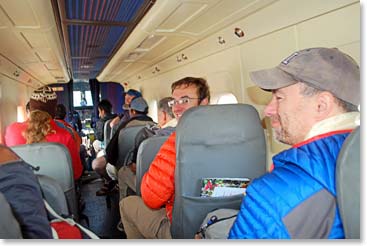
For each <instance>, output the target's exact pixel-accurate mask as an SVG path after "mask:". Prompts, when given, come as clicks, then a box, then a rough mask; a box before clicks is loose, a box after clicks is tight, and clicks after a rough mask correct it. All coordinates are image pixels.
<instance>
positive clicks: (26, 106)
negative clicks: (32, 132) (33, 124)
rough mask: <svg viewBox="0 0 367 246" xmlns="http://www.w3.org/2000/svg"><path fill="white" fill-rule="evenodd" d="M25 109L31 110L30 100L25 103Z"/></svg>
mask: <svg viewBox="0 0 367 246" xmlns="http://www.w3.org/2000/svg"><path fill="white" fill-rule="evenodd" d="M25 111H26V112H31V104H30V103H29V101H28V102H27V104H26V105H25Z"/></svg>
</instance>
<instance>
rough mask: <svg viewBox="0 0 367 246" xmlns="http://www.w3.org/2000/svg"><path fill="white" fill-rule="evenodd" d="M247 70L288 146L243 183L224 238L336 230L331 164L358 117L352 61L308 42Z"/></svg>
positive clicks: (339, 228) (328, 234)
mask: <svg viewBox="0 0 367 246" xmlns="http://www.w3.org/2000/svg"><path fill="white" fill-rule="evenodd" d="M250 77H251V79H252V80H253V81H254V82H255V84H257V85H258V86H259V87H260V88H262V89H264V90H267V91H271V92H272V95H273V96H272V99H271V101H270V102H269V104H268V105H267V106H266V107H265V116H267V117H269V118H270V120H271V126H272V128H273V130H274V133H275V136H276V139H277V140H278V141H280V142H282V143H285V144H289V145H291V146H292V147H291V148H290V149H288V150H285V151H283V152H281V153H279V154H277V155H275V156H274V157H273V167H274V169H273V170H272V171H271V172H270V173H268V174H265V175H263V176H261V177H259V178H257V179H255V180H253V182H252V183H251V185H249V186H248V188H247V190H246V196H245V197H244V199H243V201H242V204H241V209H240V212H239V214H238V216H237V219H236V221H235V222H234V224H233V226H232V228H231V230H230V233H229V238H231V239H236V238H237V239H238V238H273V239H278V238H298V239H300V238H301V239H306V238H344V231H343V225H342V221H341V218H340V214H339V211H338V206H337V204H336V188H335V168H336V160H337V158H338V154H339V151H340V149H341V146H342V144H343V142H344V140H345V139H346V137H347V136H348V135H349V133H350V132H351V131H352V130H353V129H354V128H355V127H356V126H357V120H358V119H359V112H358V105H359V104H360V71H359V66H358V64H357V63H356V62H355V61H354V60H353V59H352V58H351V57H350V56H348V55H347V54H345V53H343V52H341V51H339V50H338V49H336V48H310V49H304V50H301V51H298V52H295V53H293V54H292V55H290V56H289V57H287V58H286V59H284V60H283V61H282V62H281V63H280V64H279V65H278V66H277V67H275V68H272V69H266V70H260V71H256V72H252V73H250ZM351 192H353V191H351Z"/></svg>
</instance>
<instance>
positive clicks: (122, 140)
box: [116, 124, 145, 170]
mask: <svg viewBox="0 0 367 246" xmlns="http://www.w3.org/2000/svg"><path fill="white" fill-rule="evenodd" d="M144 127H145V124H144V125H138V126H128V127H126V128H123V129H121V131H120V132H119V139H118V145H119V157H118V161H117V165H116V168H117V170H119V169H120V168H121V167H122V166H123V165H124V164H125V161H126V158H127V154H128V153H129V151H131V150H132V149H133V148H134V145H135V137H136V135H137V134H138V132H139V131H140V130H141V129H142V128H144Z"/></svg>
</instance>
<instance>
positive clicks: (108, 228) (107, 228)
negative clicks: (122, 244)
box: [81, 173, 126, 239]
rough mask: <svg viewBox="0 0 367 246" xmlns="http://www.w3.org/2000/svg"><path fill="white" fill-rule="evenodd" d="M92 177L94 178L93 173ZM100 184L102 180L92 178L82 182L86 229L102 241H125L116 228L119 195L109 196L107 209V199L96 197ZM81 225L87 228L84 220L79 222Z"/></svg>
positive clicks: (118, 217) (118, 215) (123, 235)
mask: <svg viewBox="0 0 367 246" xmlns="http://www.w3.org/2000/svg"><path fill="white" fill-rule="evenodd" d="M92 176H94V177H96V175H95V174H93V173H92ZM84 178H86V177H84ZM84 178H83V180H85V179H84ZM87 179H88V178H87ZM102 184H103V181H102V179H99V178H97V179H93V177H92V180H86V181H84V182H83V184H82V186H81V194H82V198H83V201H84V203H85V208H84V210H83V214H84V215H86V216H87V217H88V219H89V227H88V228H89V229H90V230H92V231H93V232H94V233H96V234H97V235H98V236H99V237H100V238H102V239H126V235H125V233H124V232H121V231H119V230H117V228H116V226H117V224H118V222H119V220H120V212H119V207H118V202H119V194H118V192H116V193H114V194H112V195H110V196H109V198H110V201H111V207H110V208H107V204H106V202H107V200H108V198H106V196H96V191H97V190H99V189H100V187H102ZM81 224H82V225H83V226H87V224H86V222H85V221H84V220H82V221H81Z"/></svg>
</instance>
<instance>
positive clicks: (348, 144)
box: [336, 127, 361, 239]
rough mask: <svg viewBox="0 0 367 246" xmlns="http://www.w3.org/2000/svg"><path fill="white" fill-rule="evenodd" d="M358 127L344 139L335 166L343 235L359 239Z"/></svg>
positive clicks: (359, 161)
mask: <svg viewBox="0 0 367 246" xmlns="http://www.w3.org/2000/svg"><path fill="white" fill-rule="evenodd" d="M360 164H361V160H360V127H357V128H356V129H355V130H354V131H353V132H352V133H351V134H350V135H349V136H348V137H347V139H346V140H345V142H344V143H343V146H342V148H341V150H340V153H339V156H338V160H337V167H336V189H337V201H338V208H339V212H340V216H341V219H342V221H343V228H344V234H345V237H346V238H348V239H360V184H361V183H360V175H361V166H360Z"/></svg>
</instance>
